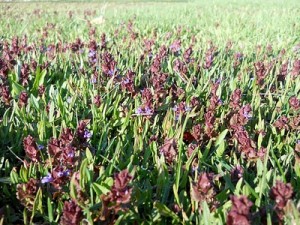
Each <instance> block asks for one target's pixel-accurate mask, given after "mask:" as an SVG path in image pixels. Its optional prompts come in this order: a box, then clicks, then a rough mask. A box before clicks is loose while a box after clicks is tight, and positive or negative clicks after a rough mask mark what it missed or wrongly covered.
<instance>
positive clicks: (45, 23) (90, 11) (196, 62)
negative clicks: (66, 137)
mask: <svg viewBox="0 0 300 225" xmlns="http://www.w3.org/2000/svg"><path fill="white" fill-rule="evenodd" d="M170 2H171V1H165V2H158V1H126V2H124V1H91V2H68V1H66V2H54V1H53V2H38V3H37V2H26V3H25V2H13V3H0V53H1V54H0V59H1V60H2V61H1V63H2V64H1V67H0V70H2V71H3V70H4V65H7V68H8V69H7V71H6V72H3V73H4V74H5V75H1V73H0V87H1V88H3V87H8V89H9V95H10V97H11V99H10V101H8V103H7V104H5V101H4V97H3V96H4V94H3V93H4V91H2V93H1V94H2V96H1V98H0V187H1V190H3V191H1V193H0V202H1V206H0V224H16V223H24V224H30V223H31V224H36V223H39V222H43V223H44V224H59V223H62V224H63V223H64V222H63V219H62V218H66V217H67V215H66V212H67V211H68V209H66V208H65V207H64V205H66V204H68V202H69V200H73V202H75V203H74V204H75V205H76V207H77V210H78V212H79V214H78V215H79V216H78V218H80V220H81V223H82V224H87V223H89V224H93V223H94V224H102V223H104V224H114V223H116V224H136V223H137V224H225V223H226V221H228V215H231V214H230V212H235V210H236V209H235V208H234V207H235V206H233V204H232V201H231V199H230V196H233V195H235V196H240V195H245V196H247V198H248V199H249V200H250V201H251V202H252V203H253V206H252V207H251V208H250V209H249V210H250V212H249V213H245V212H244V214H243V213H241V212H239V213H240V214H242V216H244V217H245V218H246V219H247V220H249V221H251V222H252V224H260V223H263V222H264V219H266V223H267V224H276V223H279V220H280V219H281V218H279V217H278V215H279V214H283V215H284V220H283V223H285V224H293V223H295V221H298V219H299V212H298V209H297V205H298V202H299V199H300V196H299V194H298V192H297V190H298V189H299V187H300V173H299V158H298V156H297V154H299V153H298V152H297V148H299V146H298V147H297V141H298V140H299V138H300V136H299V125H300V124H297V121H296V119H298V118H299V112H300V111H299V109H293V105H292V104H291V103H290V102H289V100H290V99H291V97H296V99H299V90H300V83H299V82H300V79H299V74H298V75H295V74H294V73H295V72H294V71H296V70H297V66H295V64H294V63H295V62H296V60H299V58H300V51H299V47H297V45H298V46H299V43H300V36H299V34H300V16H299V15H300V13H299V12H300V7H299V6H300V2H298V1H292V0H289V1H283V0H280V1H279V0H278V1H271V0H267V1H263V2H261V1H258V0H255V1H248V0H245V1H237V0H236V1H230V0H227V1H221V0H214V1H186V2H185V1H172V3H170ZM70 12H72V17H70V16H69V15H70ZM130 22H132V25H131V26H130ZM93 28H94V29H95V31H94V35H92V34H91V33H92V31H93V30H92V29H93ZM103 33H105V34H106V48H103V49H101V48H100V45H101V35H102V34H103ZM24 35H26V36H27V45H28V46H31V47H32V48H31V49H29V50H28V51H25V50H24V49H23V50H21V51H20V52H19V53H18V54H17V53H14V49H13V48H12V41H13V38H15V37H18V38H19V42H18V46H19V47H20V46H21V45H22V43H23V41H22V38H24ZM133 36H135V37H133ZM77 38H80V39H81V40H82V42H83V43H84V46H83V47H82V50H83V51H82V52H81V51H77V52H74V51H72V50H71V48H70V46H73V47H74V46H75V45H76V43H75V42H76V39H77ZM92 40H95V41H96V43H97V44H98V45H99V47H98V49H97V51H96V53H95V57H96V61H95V63H91V62H90V61H89V57H90V56H89V55H90V54H91V50H90V49H91V48H92V47H91V45H92ZM145 40H153V46H152V48H151V54H152V56H150V55H149V54H150V53H149V52H147V50H146V47H145ZM175 40H181V46H180V54H179V55H176V54H173V53H170V52H169V53H168V54H167V55H166V58H164V59H162V60H161V63H160V68H159V74H154V73H153V72H151V69H153V68H152V67H153V64H154V59H155V57H157V55H159V54H160V53H159V52H160V49H161V47H162V46H163V45H165V46H166V48H167V49H169V51H170V50H171V49H170V46H171V45H172V43H174V41H175ZM193 40H196V41H193ZM6 43H7V46H8V47H9V48H10V50H9V51H8V50H6V49H5V46H6ZM72 44H73V45H72ZM189 47H192V49H193V53H192V54H191V58H192V59H193V60H191V61H184V60H185V59H184V52H185V50H187V49H188V48H189ZM53 49H56V50H53ZM283 49H284V50H285V54H283ZM297 49H298V50H297ZM211 51H212V52H213V53H211ZM105 52H108V53H110V54H111V55H112V57H113V58H114V60H115V62H116V68H117V70H116V74H115V76H110V75H108V74H106V72H105V68H104V67H103V65H106V64H107V63H105V60H104V59H103V57H104V55H105V54H106V53H105ZM236 53H242V54H243V56H242V57H241V58H239V59H237V58H238V56H237V55H236ZM6 54H8V55H10V56H11V57H12V58H11V59H9V57H8V56H7V55H6ZM142 54H143V55H144V60H141V55H142ZM212 55H213V64H212V66H211V67H210V66H209V68H205V66H204V65H205V63H207V62H208V61H209V60H208V59H209V57H210V56H212ZM12 59H13V60H14V61H13V60H12ZM178 60H179V61H178ZM237 61H239V63H238V65H237V66H234V63H237ZM176 62H181V63H182V64H181V66H182V67H186V71H184V69H183V68H181V69H179V70H181V72H180V71H179V72H178V71H177V70H176V68H175V64H176ZM257 62H261V63H263V64H264V66H265V68H266V70H267V71H268V72H266V74H265V75H264V76H263V78H262V84H258V80H259V76H258V75H257V74H258V72H257V70H256V69H255V65H257V64H256V63H257ZM35 63H36V67H34V64H35ZM284 63H287V75H286V77H285V79H284V81H280V80H279V75H280V74H281V73H282V69H283V65H284ZM26 64H28V65H29V70H28V71H29V72H28V74H27V75H26V74H25V75H24V68H25V65H26ZM107 65H108V64H107ZM267 68H269V70H268V69H267ZM129 70H131V71H133V72H134V73H135V75H134V76H133V78H132V82H133V87H134V90H135V91H134V93H131V92H130V91H129V90H126V88H124V86H123V85H124V82H127V80H126V78H127V79H129V80H130V79H131V78H130V76H129V75H128V74H127V73H128V71H129ZM298 70H300V69H298ZM298 72H299V71H298ZM293 74H294V75H293ZM164 76H166V79H165V80H164V78H163V77H164ZM24 77H25V80H26V79H27V81H28V84H26V82H25V83H24ZM94 79H95V80H94ZM159 79H161V80H159ZM22 82H23V84H22ZM218 82H220V83H219V85H217V86H216V87H215V90H214V86H213V84H218ZM157 83H159V85H158V84H157ZM42 85H43V86H44V88H45V92H44V93H43V94H39V88H40V87H41V86H42ZM157 85H158V86H160V88H158V86H157ZM1 88H0V91H1ZM145 89H147V90H150V92H151V93H152V94H151V95H152V96H151V98H150V100H149V99H147V98H146V97H145V96H143V94H142V92H141V91H142V90H145ZM236 89H240V90H241V98H240V100H239V104H240V106H239V107H241V108H242V107H243V106H245V105H247V104H249V106H250V107H251V110H250V111H251V113H250V114H251V115H252V116H251V118H248V119H247V117H248V115H249V114H247V112H242V111H239V109H233V108H232V104H233V103H232V102H233V100H232V99H233V98H232V95H233V93H234V91H235V90H236ZM2 90H4V89H2ZM24 91H25V92H26V93H27V94H28V102H27V104H25V106H21V105H20V96H21V93H22V92H24ZM159 95H161V96H160V97H159ZM97 96H98V97H99V98H100V99H101V103H99V106H97V104H96V103H95V97H97ZM193 98H194V99H197V101H199V105H196V106H195V107H193V106H192V105H193V103H192V102H193V100H192V99H193ZM1 99H2V100H1ZM214 101H215V102H214ZM149 102H150V103H149ZM214 104H215V106H213V105H214ZM146 105H147V106H149V107H150V108H151V107H152V108H151V109H152V110H153V111H152V112H153V114H152V112H151V113H150V115H144V114H142V115H139V112H138V109H139V107H141V106H146ZM182 105H183V108H184V107H190V108H191V109H190V110H186V112H183V111H185V110H184V109H182V111H181V114H180V113H178V114H176V112H175V111H176V107H179V108H180V107H181V106H182ZM296 108H297V107H296ZM142 109H143V107H142ZM186 109H187V108H186ZM243 109H244V108H243ZM145 110H146V109H145ZM209 113H212V114H213V117H214V120H213V121H210V118H209ZM146 114H147V113H146ZM245 115H246V116H245ZM235 116H236V117H238V118H239V119H236V117H235ZM282 116H286V117H287V118H288V119H287V120H288V122H287V124H285V126H286V127H288V128H285V129H279V128H278V125H276V123H278V122H276V121H278V119H280V118H282ZM242 119H243V120H245V121H246V122H241V121H240V120H242ZM81 121H85V122H86V127H85V128H84V129H85V130H84V131H86V132H87V131H90V132H91V133H92V136H91V137H90V138H87V139H85V140H84V141H83V140H82V137H81V136H80V135H82V134H81V133H80V127H79V125H80V122H81ZM293 121H294V122H295V121H296V122H295V124H292V122H293ZM233 124H238V125H239V124H242V125H240V126H241V127H244V129H245V132H246V133H247V134H248V135H249V137H247V138H246V140H247V141H249V142H247V141H246V142H247V143H248V144H249V143H250V142H251V144H249V145H250V147H251V148H253V149H254V152H255V154H257V153H258V152H260V149H261V147H262V148H265V152H264V154H263V155H264V156H263V157H258V156H257V155H255V156H254V157H251V156H250V154H249V153H248V152H247V151H246V150H245V149H243V147H244V145H243V143H242V142H243V140H244V139H242V138H240V136H241V133H239V132H241V131H240V130H237V128H235V127H234V126H233ZM197 125H199V126H200V127H201V129H202V130H201V135H200V137H199V138H198V139H197V138H195V135H196V134H195V133H197V132H195V129H196V126H197ZM210 125H211V126H212V129H213V132H212V133H210V132H209V129H210ZM241 127H240V128H241ZM65 128H70V132H71V134H72V135H71V136H72V141H70V143H69V142H68V143H67V144H66V143H64V144H62V145H61V146H59V152H60V154H61V155H59V154H56V155H53V154H52V153H51V146H49V145H48V144H49V143H50V142H51V140H52V139H51V138H58V139H61V140H62V142H63V138H62V137H61V135H62V133H63V130H64V129H65ZM259 131H264V132H265V134H264V135H263V133H260V132H259ZM187 133H191V134H193V135H194V137H193V138H192V139H194V140H191V139H189V140H187V138H186V135H187ZM28 135H30V136H32V137H33V139H34V141H35V142H36V143H37V144H39V145H43V146H44V148H43V150H37V152H39V154H40V158H39V159H38V160H37V161H35V160H34V156H30V154H29V153H28V149H27V153H26V145H25V146H24V143H23V141H24V139H25V138H26V137H28ZM243 135H246V134H245V133H243ZM154 136H156V138H153V137H154ZM243 137H245V136H243ZM196 139H197V140H196ZM172 140H173V141H172ZM247 143H246V145H247V147H249V146H248V144H247ZM190 144H195V146H196V148H195V151H193V153H191V155H189V153H188V151H189V149H190V147H191V146H190ZM36 147H37V146H35V145H34V147H33V148H34V149H36ZM67 147H70V148H71V147H73V148H74V149H75V150H74V157H75V158H74V162H72V163H68V161H67V160H68V158H73V156H70V155H72V154H71V153H70V152H68V151H71V150H70V149H67ZM31 150H32V149H31ZM163 152H164V153H163ZM167 153H170V155H171V156H170V155H168V154H167ZM172 154H174V155H172ZM173 156H174V157H173ZM58 162H59V163H58ZM237 165H240V166H241V167H242V168H243V170H244V172H243V175H241V176H240V177H238V178H237V179H234V178H233V177H232V170H233V168H234V167H236V166H237ZM59 166H61V167H59ZM59 168H63V169H64V171H66V170H67V169H68V171H69V174H68V175H62V176H63V180H60V178H57V180H54V181H52V182H49V183H46V184H44V183H41V180H42V178H44V177H45V176H47V174H48V173H51V175H52V177H54V176H56V175H57V174H56V173H55V171H56V170H58V169H59ZM125 169H127V170H128V171H129V173H130V174H131V176H132V178H131V177H127V180H126V181H124V183H125V184H124V185H123V189H122V190H119V189H118V188H117V187H116V186H118V185H117V184H118V179H119V178H118V177H117V175H116V174H118V173H120V172H121V171H124V170H125ZM206 172H207V174H206ZM203 174H206V175H207V176H208V181H205V177H203V176H204V175H203ZM210 174H212V175H210ZM123 175H124V174H123ZM57 176H58V175H57ZM278 180H280V181H283V182H284V183H286V184H291V187H292V188H293V190H294V195H293V196H292V197H291V196H289V192H288V191H287V189H288V186H285V188H286V193H284V194H282V195H280V194H278V195H279V197H281V198H283V199H284V200H283V201H284V209H281V208H280V209H279V208H278V204H279V203H276V201H275V200H274V198H272V196H271V195H270V192H272V190H273V191H274V187H277V186H275V184H276V181H278ZM198 181H199V183H198V189H199V190H198V191H199V193H198V195H197V191H195V190H194V188H196V185H197V182H198ZM30 182H37V186H34V187H35V188H36V189H34V188H32V183H30ZM205 182H206V183H205ZM207 183H208V184H207ZM30 185H31V186H30ZM57 185H58V186H59V187H60V189H59V188H57ZM201 185H202V186H201ZM203 185H204V187H203ZM205 185H207V186H208V188H207V189H205ZM121 186H122V185H121ZM201 188H202V189H201ZM22 190H23V192H22ZM30 190H31V191H32V193H30ZM116 190H118V193H119V192H120V193H121V194H120V195H122V194H123V195H127V194H128V193H129V199H128V201H127V200H124V199H121V200H120V199H119V201H121V202H122V201H123V203H124V204H121V205H118V204H119V203H118V201H117V200H116V199H112V198H113V197H112V196H114V194H115V191H116ZM124 193H126V194H124ZM17 194H18V196H20V195H21V196H23V197H18V198H17ZM278 195H276V197H277V198H278ZM24 196H25V197H24ZM197 196H198V197H197ZM199 196H200V197H199ZM114 197H115V196H114ZM107 199H109V200H107ZM199 199H200V200H199ZM276 200H278V199H276ZM288 200H289V202H288V203H287V201H288ZM107 201H108V202H107ZM106 203H107V204H108V203H109V204H108V205H107V204H106ZM239 204H241V203H239ZM118 206H119V207H120V208H121V209H122V210H119V209H120V208H118ZM106 210H107V211H106ZM263 211H265V214H263ZM2 212H3V213H2ZM105 212H109V213H108V214H105ZM72 215H74V212H71V217H72ZM235 219H237V218H235ZM78 221H79V219H78Z"/></svg>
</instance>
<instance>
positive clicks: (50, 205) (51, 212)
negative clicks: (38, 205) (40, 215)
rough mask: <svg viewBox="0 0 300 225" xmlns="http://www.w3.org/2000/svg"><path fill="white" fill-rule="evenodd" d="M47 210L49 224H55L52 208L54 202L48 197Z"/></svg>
mask: <svg viewBox="0 0 300 225" xmlns="http://www.w3.org/2000/svg"><path fill="white" fill-rule="evenodd" d="M47 209H48V217H49V222H50V223H51V222H53V220H54V218H53V207H52V202H51V199H50V198H49V197H48V198H47Z"/></svg>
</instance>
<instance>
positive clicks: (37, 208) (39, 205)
mask: <svg viewBox="0 0 300 225" xmlns="http://www.w3.org/2000/svg"><path fill="white" fill-rule="evenodd" d="M42 197H43V196H42V189H41V188H39V190H38V192H37V193H36V196H35V199H34V203H33V209H32V214H31V218H30V224H32V221H33V218H34V215H35V213H36V212H39V213H40V214H43V201H42Z"/></svg>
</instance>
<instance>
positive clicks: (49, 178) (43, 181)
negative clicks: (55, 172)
mask: <svg viewBox="0 0 300 225" xmlns="http://www.w3.org/2000/svg"><path fill="white" fill-rule="evenodd" d="M52 181H53V178H52V175H51V173H48V175H47V176H45V177H43V178H42V181H41V182H42V184H45V183H49V182H52Z"/></svg>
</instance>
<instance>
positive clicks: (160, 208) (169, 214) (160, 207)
mask: <svg viewBox="0 0 300 225" xmlns="http://www.w3.org/2000/svg"><path fill="white" fill-rule="evenodd" d="M154 208H156V209H157V210H158V212H159V213H160V214H161V215H163V216H166V217H171V218H173V219H174V220H175V221H176V222H179V221H180V218H179V217H178V216H177V215H176V214H175V213H174V212H173V211H172V210H170V209H169V208H168V207H167V206H166V205H164V204H162V203H159V202H154Z"/></svg>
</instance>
